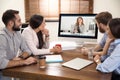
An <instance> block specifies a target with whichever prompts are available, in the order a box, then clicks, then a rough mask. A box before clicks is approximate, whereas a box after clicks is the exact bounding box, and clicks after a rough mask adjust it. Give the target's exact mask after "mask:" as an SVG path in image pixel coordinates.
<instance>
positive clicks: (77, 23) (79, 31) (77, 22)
mask: <svg viewBox="0 0 120 80" xmlns="http://www.w3.org/2000/svg"><path fill="white" fill-rule="evenodd" d="M79 19H81V20H82V23H81V25H84V23H83V18H82V17H81V16H79V17H78V18H77V21H76V23H75V25H76V26H77V31H78V33H81V30H80V28H79Z"/></svg>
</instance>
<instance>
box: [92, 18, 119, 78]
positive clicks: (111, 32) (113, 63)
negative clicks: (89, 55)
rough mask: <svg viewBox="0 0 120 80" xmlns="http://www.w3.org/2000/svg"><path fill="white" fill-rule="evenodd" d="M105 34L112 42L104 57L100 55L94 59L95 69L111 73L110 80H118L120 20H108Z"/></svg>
mask: <svg viewBox="0 0 120 80" xmlns="http://www.w3.org/2000/svg"><path fill="white" fill-rule="evenodd" d="M107 34H108V37H109V38H110V39H112V40H113V41H112V42H111V44H110V46H109V48H108V51H107V54H106V55H105V57H102V56H100V55H96V56H95V57H94V61H95V62H96V64H97V67H96V69H97V70H99V71H101V72H104V73H110V72H112V80H120V18H115V19H112V20H110V22H109V23H108V28H107ZM101 60H103V62H101Z"/></svg>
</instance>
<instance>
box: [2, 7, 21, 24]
mask: <svg viewBox="0 0 120 80" xmlns="http://www.w3.org/2000/svg"><path fill="white" fill-rule="evenodd" d="M15 14H19V11H17V10H12V9H10V10H7V11H5V12H4V13H3V16H2V21H3V23H4V24H5V25H7V24H8V22H9V21H10V20H13V19H15Z"/></svg>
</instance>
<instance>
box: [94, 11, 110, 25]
mask: <svg viewBox="0 0 120 80" xmlns="http://www.w3.org/2000/svg"><path fill="white" fill-rule="evenodd" d="M95 19H96V21H97V22H98V23H102V24H104V25H107V23H108V22H109V21H110V20H111V19H112V14H111V13H109V12H101V13H99V14H97V15H96V17H95Z"/></svg>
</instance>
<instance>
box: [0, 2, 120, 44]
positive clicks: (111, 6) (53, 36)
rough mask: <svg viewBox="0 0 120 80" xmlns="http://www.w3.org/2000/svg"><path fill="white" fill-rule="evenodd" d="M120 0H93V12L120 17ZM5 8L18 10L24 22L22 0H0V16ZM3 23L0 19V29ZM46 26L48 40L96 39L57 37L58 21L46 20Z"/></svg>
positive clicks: (99, 36)
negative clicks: (107, 12)
mask: <svg viewBox="0 0 120 80" xmlns="http://www.w3.org/2000/svg"><path fill="white" fill-rule="evenodd" d="M119 3H120V0H94V13H99V12H102V11H109V12H110V13H112V15H113V17H120V11H119V8H120V5H119ZM7 9H16V10H19V11H20V16H21V19H22V22H25V10H24V0H10V1H9V0H0V18H1V17H2V14H3V12H4V11H5V10H7ZM3 26H4V24H3V23H2V21H1V19H0V29H1V27H3ZM46 27H47V28H48V29H49V30H50V41H54V40H75V41H81V40H82V41H96V40H89V39H77V38H76V39H75V38H74V39H73V38H58V37H57V34H58V22H53V23H50V22H47V23H46ZM98 34H99V35H98V39H97V42H99V41H100V39H101V37H102V34H100V33H98Z"/></svg>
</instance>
